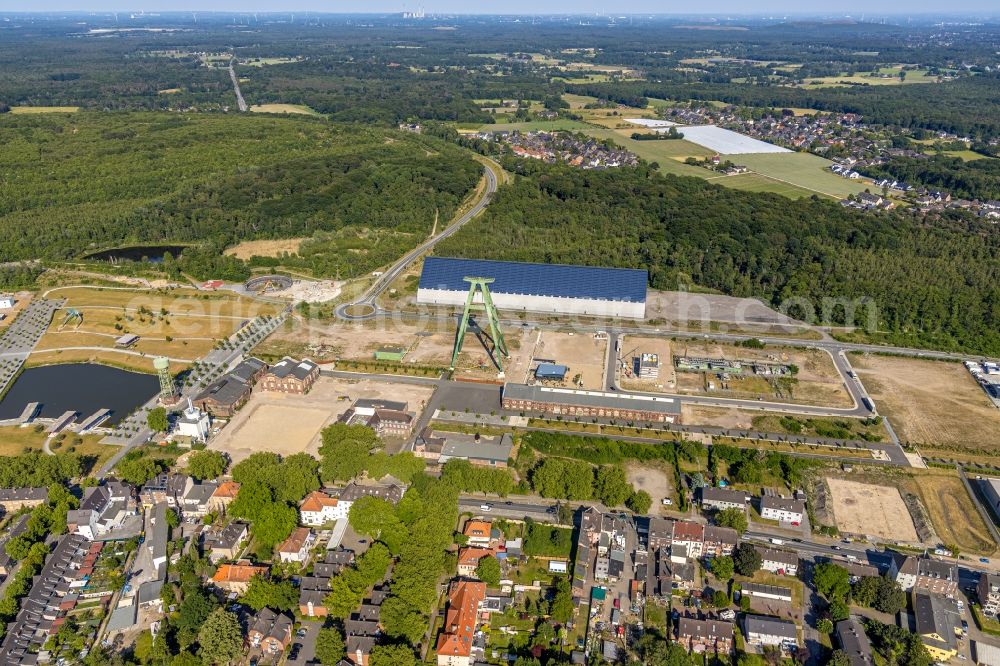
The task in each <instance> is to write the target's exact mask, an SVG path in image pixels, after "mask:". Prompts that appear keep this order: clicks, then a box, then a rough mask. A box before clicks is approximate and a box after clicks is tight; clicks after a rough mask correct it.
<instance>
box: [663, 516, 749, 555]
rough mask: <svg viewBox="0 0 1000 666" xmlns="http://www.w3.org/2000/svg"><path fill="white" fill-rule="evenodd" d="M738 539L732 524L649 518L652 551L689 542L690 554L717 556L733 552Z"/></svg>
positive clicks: (687, 544)
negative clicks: (729, 525)
mask: <svg viewBox="0 0 1000 666" xmlns="http://www.w3.org/2000/svg"><path fill="white" fill-rule="evenodd" d="M738 541H739V534H738V533H737V532H736V530H734V529H732V528H730V527H721V526H718V525H702V524H700V523H693V522H690V521H685V520H670V519H666V518H650V519H649V534H648V544H649V550H650V552H655V551H657V550H660V549H661V548H671V547H673V546H686V547H687V548H688V554H689V556H690V557H694V558H698V557H706V556H711V557H718V556H721V555H729V554H731V553H732V552H733V548H735V547H736V544H737V543H738Z"/></svg>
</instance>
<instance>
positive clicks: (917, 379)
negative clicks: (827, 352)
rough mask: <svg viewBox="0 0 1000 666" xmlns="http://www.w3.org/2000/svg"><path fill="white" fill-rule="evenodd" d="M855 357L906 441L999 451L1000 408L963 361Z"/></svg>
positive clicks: (863, 376) (976, 451)
mask: <svg viewBox="0 0 1000 666" xmlns="http://www.w3.org/2000/svg"><path fill="white" fill-rule="evenodd" d="M850 360H851V364H852V365H853V367H854V370H855V372H857V374H858V376H859V377H860V378H861V381H862V382H863V383H864V385H865V388H867V389H868V392H869V393H870V394H871V396H872V399H873V400H874V401H875V404H876V405H878V409H879V412H881V413H882V414H885V415H886V416H887V417H889V422H890V423H892V426H893V428H895V430H896V434H897V435H898V436H899V438H900V440H902V441H903V442H907V443H912V444H918V445H920V447H921V448H922V449H933V448H935V447H941V448H943V449H948V450H949V452H955V453H958V454H959V455H961V452H962V451H963V450H967V451H968V452H969V455H968V456H967V458H976V456H977V455H978V456H981V457H985V458H988V459H990V460H992V456H995V455H996V451H997V443H1000V410H998V409H997V408H996V407H994V406H993V403H992V402H991V401H990V399H989V398H988V397H987V396H986V394H985V393H984V392H983V390H982V389H981V388H980V387H979V385H978V384H977V383H976V381H975V380H974V379H973V378H972V375H971V374H969V371H968V370H966V369H965V367H964V366H963V365H962V364H961V363H948V362H943V361H927V360H921V359H912V358H899V357H894V356H877V355H868V356H866V355H860V354H852V355H851V359H850ZM941 454H942V455H944V452H943V451H942V452H941ZM933 455H935V456H936V455H939V453H938V452H937V451H935V452H934V454H933Z"/></svg>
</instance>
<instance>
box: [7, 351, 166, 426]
mask: <svg viewBox="0 0 1000 666" xmlns="http://www.w3.org/2000/svg"><path fill="white" fill-rule="evenodd" d="M159 388H160V383H159V381H158V380H157V378H156V375H147V374H142V373H139V372H129V371H127V370H120V369H118V368H112V367H110V366H107V365H99V364H96V363H65V364H60V365H46V366H42V367H38V368H28V369H27V370H25V371H24V372H23V373H21V375H20V376H19V377H18V378H17V379H16V380H15V381H14V385H13V386H11V387H10V390H9V391H8V392H7V395H6V396H4V399H3V401H2V402H0V419H16V418H17V417H18V416H20V415H21V412H22V411H24V408H25V407H26V406H27V405H28V404H29V403H32V402H38V403H41V413H40V416H41V417H43V418H58V417H59V416H61V415H62V414H63V413H64V412H68V411H70V410H73V411H76V412H79V416H78V417H77V420H78V421H80V420H83V419H85V418H87V417H88V416H90V415H91V414H93V413H94V412H96V411H97V410H98V409H101V408H102V407H103V408H107V409H110V410H111V412H112V413H111V418H110V419H108V420H107V421H105V425H114V424H116V423H118V422H119V421H121V420H122V419H123V418H125V417H126V416H128V414H129V413H130V412H132V411H133V410H134V409H135V408H136V407H138V406H140V405H142V404H145V402H146V401H147V400H149V399H150V398H152V397H153V396H154V395H156V393H157V392H158V391H159Z"/></svg>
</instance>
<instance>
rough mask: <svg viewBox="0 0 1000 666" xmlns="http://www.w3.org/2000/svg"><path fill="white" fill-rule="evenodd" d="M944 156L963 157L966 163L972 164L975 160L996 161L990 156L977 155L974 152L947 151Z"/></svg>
mask: <svg viewBox="0 0 1000 666" xmlns="http://www.w3.org/2000/svg"><path fill="white" fill-rule="evenodd" d="M944 154H945V155H947V156H948V157H961V158H962V159H963V160H965V161H966V162H972V161H975V160H990V159H996V158H993V157H989V156H988V155H983V154H982V153H977V152H976V151H974V150H946V151H944Z"/></svg>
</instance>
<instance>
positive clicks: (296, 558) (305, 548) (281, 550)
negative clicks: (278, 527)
mask: <svg viewBox="0 0 1000 666" xmlns="http://www.w3.org/2000/svg"><path fill="white" fill-rule="evenodd" d="M315 543H316V535H315V534H313V532H312V530H311V529H309V528H308V527H297V528H295V529H294V530H292V533H291V534H290V535H288V538H287V539H285V540H284V541H283V542H281V544H280V545H279V546H278V558H279V559H280V560H281V561H282V562H284V563H286V564H287V563H290V562H295V563H297V564H301V565H303V566H304V565H306V564H307V563H308V562H309V559H310V550H312V547H313V545H314V544H315Z"/></svg>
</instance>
